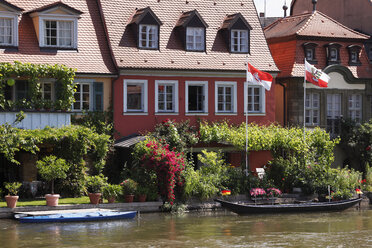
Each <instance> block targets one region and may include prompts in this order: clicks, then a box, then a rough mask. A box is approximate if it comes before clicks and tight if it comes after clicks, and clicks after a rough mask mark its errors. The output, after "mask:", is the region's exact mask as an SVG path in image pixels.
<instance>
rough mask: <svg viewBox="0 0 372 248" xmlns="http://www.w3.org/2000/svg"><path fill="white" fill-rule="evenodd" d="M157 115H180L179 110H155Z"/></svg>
mask: <svg viewBox="0 0 372 248" xmlns="http://www.w3.org/2000/svg"><path fill="white" fill-rule="evenodd" d="M155 115H179V113H178V112H155Z"/></svg>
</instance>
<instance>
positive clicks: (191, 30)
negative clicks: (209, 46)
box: [186, 27, 205, 51]
mask: <svg viewBox="0 0 372 248" xmlns="http://www.w3.org/2000/svg"><path fill="white" fill-rule="evenodd" d="M200 30H201V31H202V32H201V47H199V48H198V47H197V46H196V43H197V42H196V37H197V35H196V33H197V32H198V31H200ZM188 37H192V38H193V41H192V43H191V47H189V42H188ZM204 49H205V28H203V27H186V50H187V51H204Z"/></svg>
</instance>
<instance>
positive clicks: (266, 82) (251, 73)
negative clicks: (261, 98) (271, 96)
mask: <svg viewBox="0 0 372 248" xmlns="http://www.w3.org/2000/svg"><path fill="white" fill-rule="evenodd" d="M247 74H248V75H247V80H248V81H249V82H252V83H259V84H262V86H263V87H264V88H265V89H266V90H270V88H271V83H272V81H273V76H271V75H270V73H267V72H263V71H260V70H258V69H256V68H254V67H253V66H252V65H251V64H249V63H248V73H247Z"/></svg>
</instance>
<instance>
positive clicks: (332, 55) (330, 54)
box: [324, 43, 341, 65]
mask: <svg viewBox="0 0 372 248" xmlns="http://www.w3.org/2000/svg"><path fill="white" fill-rule="evenodd" d="M324 47H325V48H326V54H327V65H334V64H340V63H341V58H340V48H341V45H340V44H337V43H329V44H326V45H325V46H324Z"/></svg>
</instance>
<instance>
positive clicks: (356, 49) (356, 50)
mask: <svg viewBox="0 0 372 248" xmlns="http://www.w3.org/2000/svg"><path fill="white" fill-rule="evenodd" d="M347 50H348V51H349V65H354V66H359V65H362V63H361V62H360V59H359V54H360V51H361V50H362V47H361V46H358V45H350V46H348V47H347Z"/></svg>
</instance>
